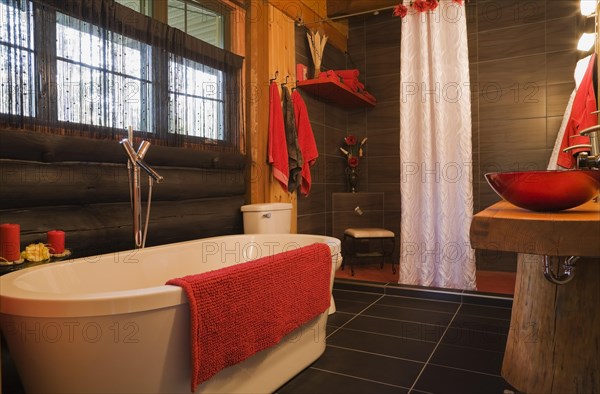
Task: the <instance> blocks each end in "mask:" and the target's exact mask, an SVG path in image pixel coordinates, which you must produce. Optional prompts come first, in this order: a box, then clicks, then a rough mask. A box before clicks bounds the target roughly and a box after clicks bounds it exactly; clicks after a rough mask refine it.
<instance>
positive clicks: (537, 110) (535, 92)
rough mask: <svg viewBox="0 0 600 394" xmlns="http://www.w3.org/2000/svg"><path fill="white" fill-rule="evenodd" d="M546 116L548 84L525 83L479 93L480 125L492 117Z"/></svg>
mask: <svg viewBox="0 0 600 394" xmlns="http://www.w3.org/2000/svg"><path fill="white" fill-rule="evenodd" d="M545 116H546V85H545V84H544V83H541V82H538V83H525V84H523V85H515V88H514V89H505V90H501V91H500V90H493V89H488V90H487V91H484V92H481V93H480V95H479V119H480V122H479V127H480V138H481V137H482V135H481V133H482V132H481V128H482V126H484V123H485V121H487V120H490V119H523V118H537V117H545Z"/></svg>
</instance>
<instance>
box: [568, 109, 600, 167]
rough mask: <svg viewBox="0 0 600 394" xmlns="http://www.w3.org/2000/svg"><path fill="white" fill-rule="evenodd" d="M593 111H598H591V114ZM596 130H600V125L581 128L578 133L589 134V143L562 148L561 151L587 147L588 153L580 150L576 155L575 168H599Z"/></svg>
mask: <svg viewBox="0 0 600 394" xmlns="http://www.w3.org/2000/svg"><path fill="white" fill-rule="evenodd" d="M595 113H598V111H596V112H593V114H595ZM598 131H600V125H595V126H591V127H588V128H587V129H584V130H581V131H580V132H579V135H581V136H586V135H587V136H589V137H590V143H589V144H578V145H573V146H569V147H567V148H565V149H563V152H568V151H571V150H573V149H582V148H583V149H589V153H588V152H580V153H579V154H578V155H577V169H592V168H600V146H599V143H598Z"/></svg>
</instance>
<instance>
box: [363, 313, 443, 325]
mask: <svg viewBox="0 0 600 394" xmlns="http://www.w3.org/2000/svg"><path fill="white" fill-rule="evenodd" d="M362 316H364V317H371V318H374V319H385V320H392V321H397V322H403V323H414V324H423V325H426V326H436V327H446V326H447V325H448V323H446V324H434V323H425V322H419V321H414V320H404V319H394V318H391V317H383V316H375V315H362ZM450 321H452V320H450Z"/></svg>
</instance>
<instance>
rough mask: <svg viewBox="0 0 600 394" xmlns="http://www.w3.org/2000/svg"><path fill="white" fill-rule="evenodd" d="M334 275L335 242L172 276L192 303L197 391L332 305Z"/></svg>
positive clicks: (192, 335)
mask: <svg viewBox="0 0 600 394" xmlns="http://www.w3.org/2000/svg"><path fill="white" fill-rule="evenodd" d="M330 275H331V252H330V249H329V246H327V245H326V244H313V245H310V246H306V247H303V248H299V249H294V250H290V251H288V252H284V253H280V254H276V255H273V256H267V257H263V258H260V259H257V260H254V261H250V262H247V263H243V264H237V265H234V266H230V267H226V268H223V269H219V270H215V271H210V272H206V273H202V274H197V275H190V276H185V277H183V278H176V279H171V280H169V281H168V282H167V284H168V285H177V286H181V287H182V288H183V289H184V290H185V292H186V295H187V297H188V301H189V306H190V325H191V327H190V328H191V333H190V335H191V338H190V339H191V356H192V385H191V389H192V392H194V391H196V388H197V386H198V385H199V384H200V383H202V382H204V381H206V380H208V379H209V378H210V377H212V376H213V375H215V374H216V373H217V372H219V371H220V370H221V369H223V368H225V367H228V366H231V365H234V364H237V363H239V362H241V361H243V360H245V359H247V358H248V357H250V356H252V355H253V354H255V353H257V352H259V351H261V350H264V349H266V348H268V347H271V346H273V345H275V344H277V343H279V341H280V340H281V339H282V338H283V337H284V336H285V335H287V334H289V333H290V332H292V331H293V330H295V329H296V328H298V327H300V326H301V325H303V324H304V323H306V322H308V321H310V320H312V319H313V318H315V317H316V316H317V315H319V314H320V313H322V312H324V311H325V310H326V309H327V308H329V300H330V293H329V281H330Z"/></svg>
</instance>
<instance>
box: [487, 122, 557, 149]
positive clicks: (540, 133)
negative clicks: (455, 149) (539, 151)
mask: <svg viewBox="0 0 600 394" xmlns="http://www.w3.org/2000/svg"><path fill="white" fill-rule="evenodd" d="M545 144H546V119H545V118H530V119H496V120H487V121H486V122H483V123H482V125H481V143H480V149H481V152H486V151H490V150H500V151H509V150H520V149H536V148H539V147H542V146H545Z"/></svg>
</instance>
